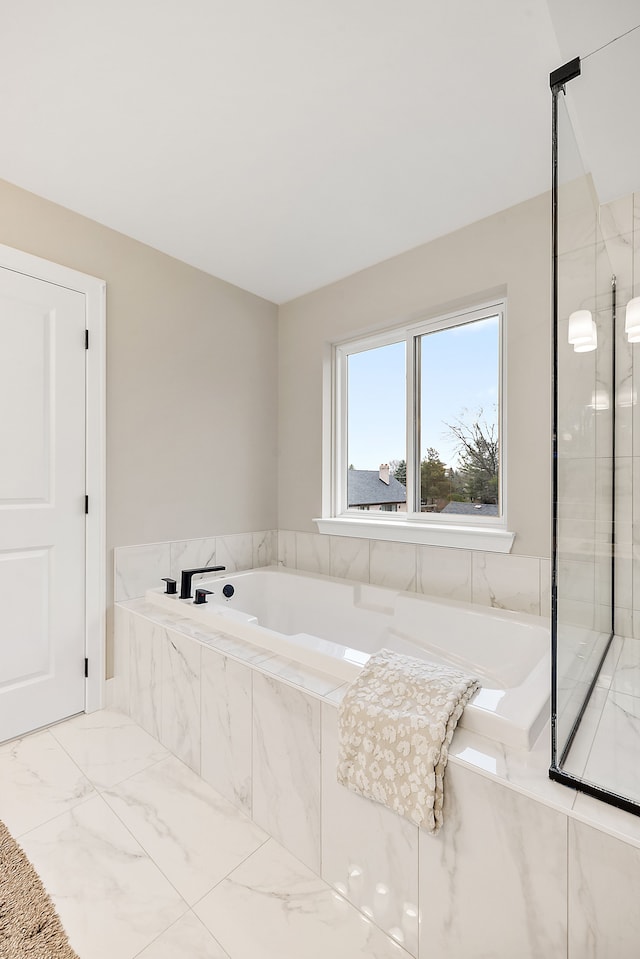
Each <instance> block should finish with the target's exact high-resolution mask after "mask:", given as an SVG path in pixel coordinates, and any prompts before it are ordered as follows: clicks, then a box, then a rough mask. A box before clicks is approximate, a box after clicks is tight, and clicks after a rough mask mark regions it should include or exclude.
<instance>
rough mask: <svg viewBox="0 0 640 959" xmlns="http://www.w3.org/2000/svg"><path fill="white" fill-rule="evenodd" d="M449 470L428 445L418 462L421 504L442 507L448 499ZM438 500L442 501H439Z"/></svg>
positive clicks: (449, 489) (435, 451)
mask: <svg viewBox="0 0 640 959" xmlns="http://www.w3.org/2000/svg"><path fill="white" fill-rule="evenodd" d="M448 473H449V471H448V470H447V467H446V465H445V463H443V462H442V460H441V459H440V454H439V453H438V451H437V450H436V449H434V448H433V447H432V446H430V447H429V448H428V449H427V455H426V456H425V457H424V459H423V460H422V462H421V463H420V499H421V503H422V505H423V506H437V507H438V509H442V507H443V505H445V503H446V502H448V501H449V493H450V491H451V484H450V482H449V475H448ZM439 501H444V503H441V502H439Z"/></svg>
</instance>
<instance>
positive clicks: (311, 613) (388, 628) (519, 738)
mask: <svg viewBox="0 0 640 959" xmlns="http://www.w3.org/2000/svg"><path fill="white" fill-rule="evenodd" d="M225 586H232V587H233V595H232V596H231V597H229V598H227V597H226V596H225V595H224V594H223V587H225ZM196 588H205V589H209V590H211V591H212V593H211V595H210V596H208V597H207V599H208V602H207V603H206V605H200V606H198V605H195V604H194V602H193V600H188V599H185V600H182V599H179V598H178V597H177V596H168V595H166V594H165V593H164V592H163V591H162V590H161V589H157V590H149V592H148V593H147V599H148V600H149V601H150V602H151V603H153V604H156V605H159V606H162V607H164V608H168V609H171V610H172V611H173V612H174V613H179V614H180V615H181V616H185V617H187V618H189V619H193V620H196V621H197V622H200V623H203V624H206V625H208V626H210V627H211V628H212V629H215V630H218V631H219V632H224V633H227V634H229V635H232V636H236V637H237V638H239V639H243V640H246V641H247V642H249V643H252V644H253V645H255V646H260V647H262V648H264V649H269V650H272V651H273V652H274V653H277V654H279V655H281V656H286V657H287V658H289V659H292V660H295V661H296V662H298V663H301V664H305V665H307V666H310V667H312V668H314V669H317V670H320V671H321V672H323V673H325V674H328V675H330V676H334V677H335V678H336V679H337V680H342V681H351V680H353V679H354V678H355V677H356V676H357V675H358V672H359V671H360V669H361V668H362V666H363V665H364V663H366V662H367V660H368V658H369V656H370V655H371V653H374V652H377V651H378V650H379V649H382V648H383V647H384V648H387V649H394V650H396V651H397V652H400V653H407V654H409V655H411V656H417V657H420V658H422V659H425V660H427V661H429V662H435V663H449V664H450V665H452V666H456V667H459V668H460V669H463V670H464V671H465V672H468V673H470V674H472V675H474V676H476V677H477V678H478V680H479V681H480V683H481V684H482V688H481V689H480V690H479V691H478V692H477V693H476V694H475V696H474V697H473V699H472V700H471V702H470V703H469V704H468V705H467V707H466V709H465V711H464V714H463V716H462V719H461V721H460V725H461V726H463V727H464V728H465V729H468V730H470V731H473V732H477V733H480V734H482V735H484V736H488V737H489V738H491V739H495V740H497V741H498V742H502V743H505V744H506V745H509V746H516V747H522V748H525V749H529V748H530V747H531V746H532V745H533V742H534V741H535V739H536V738H537V737H538V734H539V733H540V731H541V729H542V727H543V726H544V724H545V723H546V721H547V719H548V707H549V688H550V640H549V626H548V623H547V622H545V620H543V619H541V618H540V617H537V616H528V615H526V614H520V613H510V612H505V611H503V610H496V609H490V608H486V607H481V606H474V605H472V604H470V603H457V602H452V601H448V600H443V599H436V598H434V597H429V596H423V595H422V594H419V593H409V592H401V591H399V590H395V589H386V588H384V587H381V586H370V585H368V584H364V583H356V582H353V581H351V580H345V579H335V578H333V577H329V576H319V575H313V574H310V573H304V572H300V571H293V570H287V569H283V568H281V567H265V568H262V569H254V570H247V571H246V572H240V573H231V574H225V573H221V574H219V575H217V576H215V577H214V578H210V579H206V580H202V581H200V582H195V583H193V586H192V593H193V595H194V596H195V590H196ZM227 592H230V590H227Z"/></svg>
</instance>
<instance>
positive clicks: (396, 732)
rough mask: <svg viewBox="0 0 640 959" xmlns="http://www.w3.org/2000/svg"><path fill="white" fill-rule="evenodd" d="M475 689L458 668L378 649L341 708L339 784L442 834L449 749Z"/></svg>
mask: <svg viewBox="0 0 640 959" xmlns="http://www.w3.org/2000/svg"><path fill="white" fill-rule="evenodd" d="M477 689H479V683H478V682H477V680H476V679H474V678H473V677H472V676H467V675H465V674H464V673H461V672H460V670H458V669H453V668H451V667H449V666H438V665H436V664H434V663H427V662H425V661H424V660H421V659H415V658H414V657H413V656H403V655H401V654H400V653H395V652H392V651H391V650H389V649H382V650H380V652H379V653H376V654H375V655H374V656H372V657H371V658H370V659H369V662H368V663H367V665H366V666H365V667H364V669H363V670H362V672H361V673H360V675H359V676H358V678H357V679H356V680H355V681H354V682H353V683H352V684H351V686H350V687H349V689H348V690H347V693H346V695H345V697H344V699H343V700H342V703H341V704H340V706H339V708H338V774H337V775H338V782H339V783H342V785H343V786H347V787H348V788H349V789H352V790H353V791H354V792H356V793H358V794H359V795H360V796H364V797H365V798H366V799H373V800H374V801H375V802H379V803H382V804H383V805H385V806H388V807H389V809H393V811H394V812H396V813H398V815H400V816H404V817H405V818H406V819H408V820H409V821H410V822H413V823H416V824H417V825H418V826H420V827H421V828H423V829H425V830H427V831H428V832H431V833H436V832H438V830H439V829H440V827H441V826H442V821H443V817H442V808H443V802H444V770H445V767H446V765H447V759H448V757H449V743H450V742H451V739H452V737H453V733H454V731H455V728H456V725H457V723H458V720H459V719H460V717H461V716H462V712H463V710H464V707H465V705H466V704H467V703H468V701H469V699H470V698H471V696H473V694H474V693H475V692H476V690H477Z"/></svg>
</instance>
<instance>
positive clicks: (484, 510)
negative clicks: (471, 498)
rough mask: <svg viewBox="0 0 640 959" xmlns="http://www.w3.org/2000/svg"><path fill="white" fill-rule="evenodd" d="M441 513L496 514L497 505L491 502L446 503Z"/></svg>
mask: <svg viewBox="0 0 640 959" xmlns="http://www.w3.org/2000/svg"><path fill="white" fill-rule="evenodd" d="M442 512H443V513H449V514H451V513H455V514H456V515H460V516H462V515H465V516H469V515H471V514H473V515H474V516H497V515H498V507H497V506H496V505H495V504H493V503H447V505H446V506H445V508H444V509H443V510H442Z"/></svg>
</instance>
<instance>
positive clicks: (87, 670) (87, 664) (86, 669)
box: [84, 657, 89, 679]
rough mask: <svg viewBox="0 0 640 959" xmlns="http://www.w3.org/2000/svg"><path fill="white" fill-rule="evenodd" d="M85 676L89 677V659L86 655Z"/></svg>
mask: <svg viewBox="0 0 640 959" xmlns="http://www.w3.org/2000/svg"><path fill="white" fill-rule="evenodd" d="M84 678H85V679H88V678H89V660H88V659H87V658H86V657H85V660H84Z"/></svg>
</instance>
